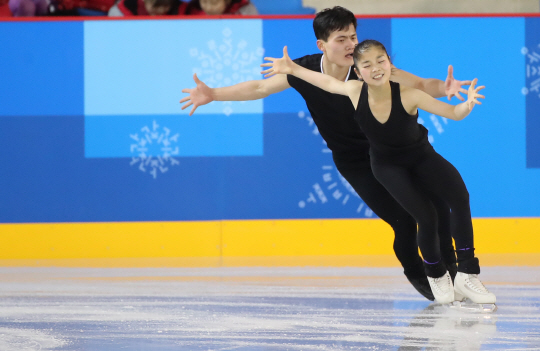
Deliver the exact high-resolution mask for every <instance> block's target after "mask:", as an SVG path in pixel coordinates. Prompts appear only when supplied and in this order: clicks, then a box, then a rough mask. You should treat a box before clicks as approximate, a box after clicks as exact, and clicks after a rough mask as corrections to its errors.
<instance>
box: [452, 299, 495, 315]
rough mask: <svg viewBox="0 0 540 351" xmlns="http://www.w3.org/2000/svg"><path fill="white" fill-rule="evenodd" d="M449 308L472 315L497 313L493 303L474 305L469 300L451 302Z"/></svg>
mask: <svg viewBox="0 0 540 351" xmlns="http://www.w3.org/2000/svg"><path fill="white" fill-rule="evenodd" d="M450 308H453V309H456V310H461V311H467V312H473V313H493V312H496V311H497V308H498V307H497V305H496V304H494V303H474V302H472V301H471V300H469V299H465V300H463V301H454V302H452V303H451V304H450Z"/></svg>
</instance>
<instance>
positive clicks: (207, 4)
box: [200, 0, 230, 15]
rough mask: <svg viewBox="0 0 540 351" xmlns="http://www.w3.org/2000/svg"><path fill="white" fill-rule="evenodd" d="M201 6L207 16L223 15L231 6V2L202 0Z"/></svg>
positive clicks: (225, 0) (226, 0)
mask: <svg viewBox="0 0 540 351" xmlns="http://www.w3.org/2000/svg"><path fill="white" fill-rule="evenodd" d="M200 4H201V9H202V10H203V11H204V13H206V14H207V15H222V14H223V13H224V12H225V10H226V9H227V6H228V5H229V4H230V0H200Z"/></svg>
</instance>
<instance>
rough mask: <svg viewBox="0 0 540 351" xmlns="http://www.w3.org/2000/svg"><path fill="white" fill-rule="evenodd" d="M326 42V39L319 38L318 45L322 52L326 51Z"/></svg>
mask: <svg viewBox="0 0 540 351" xmlns="http://www.w3.org/2000/svg"><path fill="white" fill-rule="evenodd" d="M325 44H326V42H325V41H324V40H321V39H317V47H318V48H319V50H321V51H322V52H324V45H325Z"/></svg>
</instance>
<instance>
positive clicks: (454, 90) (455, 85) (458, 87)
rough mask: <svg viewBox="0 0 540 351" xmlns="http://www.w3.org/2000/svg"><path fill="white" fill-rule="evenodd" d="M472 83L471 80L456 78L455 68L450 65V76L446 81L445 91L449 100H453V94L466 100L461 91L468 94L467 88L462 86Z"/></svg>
mask: <svg viewBox="0 0 540 351" xmlns="http://www.w3.org/2000/svg"><path fill="white" fill-rule="evenodd" d="M470 84H471V81H470V80H464V81H461V80H456V79H454V68H453V67H452V65H450V66H448V76H447V77H446V80H445V81H444V92H445V93H446V96H447V97H448V100H451V99H452V96H455V97H457V98H458V99H459V100H461V101H465V99H464V98H463V97H462V96H461V95H460V94H459V93H463V94H467V90H465V89H464V88H462V86H463V85H470Z"/></svg>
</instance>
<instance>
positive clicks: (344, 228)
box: [0, 218, 540, 267]
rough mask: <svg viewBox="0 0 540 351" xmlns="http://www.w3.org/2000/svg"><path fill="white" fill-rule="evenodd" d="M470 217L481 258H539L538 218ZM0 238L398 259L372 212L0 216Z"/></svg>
mask: <svg viewBox="0 0 540 351" xmlns="http://www.w3.org/2000/svg"><path fill="white" fill-rule="evenodd" d="M473 224H474V230H475V247H476V253H477V255H478V257H479V258H480V260H481V262H482V265H483V266H497V265H532V266H536V265H540V242H539V241H538V240H537V236H538V234H539V233H540V218H496V219H493V218H490V219H485V218H477V219H474V220H473ZM0 242H2V245H1V246H0V266H61V267H238V266H336V267H343V266H366V267H394V266H399V262H398V261H397V259H396V258H395V256H394V254H393V249H392V244H393V233H392V230H391V229H390V227H389V226H388V225H387V224H386V223H384V222H383V221H381V220H378V219H356V220H355V219H347V220H343V219H341V220H336V219H321V220H248V221H207V222H121V223H119V222H110V223H39V224H2V225H0Z"/></svg>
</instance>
